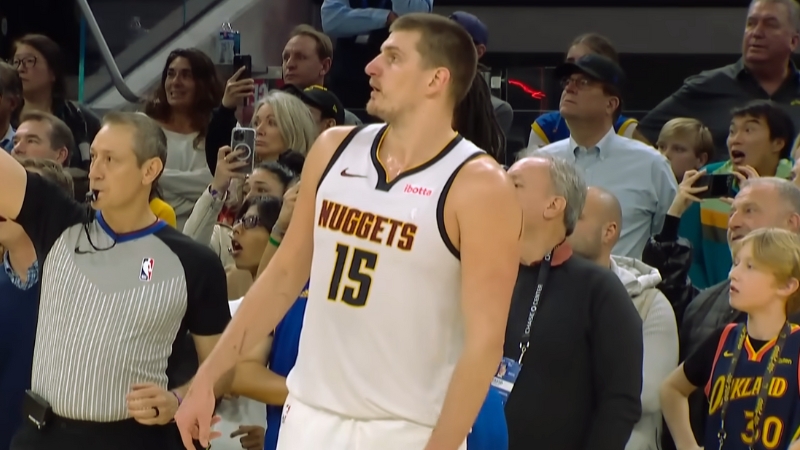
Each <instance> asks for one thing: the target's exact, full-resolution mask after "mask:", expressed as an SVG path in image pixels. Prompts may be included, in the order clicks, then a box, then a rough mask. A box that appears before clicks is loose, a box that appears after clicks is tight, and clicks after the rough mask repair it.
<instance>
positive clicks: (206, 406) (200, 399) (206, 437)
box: [175, 378, 222, 450]
mask: <svg viewBox="0 0 800 450" xmlns="http://www.w3.org/2000/svg"><path fill="white" fill-rule="evenodd" d="M213 413H214V388H213V383H210V382H207V381H203V380H202V379H201V378H195V379H194V381H193V382H192V386H191V387H190V388H189V392H188V393H187V394H186V398H184V399H183V403H181V406H180V407H179V408H178V413H177V414H175V423H176V424H177V425H178V431H180V433H181V441H182V442H183V445H184V446H185V447H186V450H195V448H196V447H195V446H194V443H193V442H192V440H195V441H200V445H201V446H203V447H204V448H207V447H208V446H209V444H210V442H211V440H212V439H216V438H218V437H220V436H221V435H222V433H220V432H218V431H211V427H212V426H213V425H214V424H215V423H217V422H219V421H220V418H219V417H212V415H213Z"/></svg>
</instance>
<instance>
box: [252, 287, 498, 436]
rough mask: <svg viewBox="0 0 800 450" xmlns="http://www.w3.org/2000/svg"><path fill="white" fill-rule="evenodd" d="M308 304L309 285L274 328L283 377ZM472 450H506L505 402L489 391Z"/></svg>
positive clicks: (275, 412)
mask: <svg viewBox="0 0 800 450" xmlns="http://www.w3.org/2000/svg"><path fill="white" fill-rule="evenodd" d="M307 301H308V283H306V286H305V287H304V288H303V292H302V293H301V294H300V297H298V298H297V301H295V303H294V305H292V307H291V308H290V309H289V311H288V312H287V313H286V316H284V317H283V320H281V322H280V323H279V324H278V326H277V327H276V328H275V334H274V337H273V339H272V350H271V351H270V354H269V358H268V360H267V362H268V364H269V367H270V370H272V371H273V372H275V373H276V374H278V375H281V376H284V377H285V376H287V375H289V371H291V370H292V367H294V364H295V361H297V349H298V347H299V345H300V331H301V330H302V329H303V316H304V315H305V313H306V303H307ZM282 411H283V407H282V406H273V405H267V433H266V436H265V438H264V450H276V448H277V446H278V432H279V431H280V427H281V413H282ZM467 448H468V449H469V450H507V449H508V428H507V427H506V416H505V413H504V411H503V403H502V399H501V398H500V395H499V394H497V393H496V392H494V391H492V390H491V389H490V390H489V394H488V395H487V397H486V400H485V401H484V403H483V406H482V407H481V411H480V413H479V414H478V418H477V419H476V420H475V425H474V426H473V427H472V432H471V433H470V435H469V437H468V438H467Z"/></svg>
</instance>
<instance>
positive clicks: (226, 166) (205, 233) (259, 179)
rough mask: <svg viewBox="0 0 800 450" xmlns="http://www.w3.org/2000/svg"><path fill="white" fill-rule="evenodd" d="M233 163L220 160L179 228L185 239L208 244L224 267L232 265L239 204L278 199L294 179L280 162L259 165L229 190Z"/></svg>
mask: <svg viewBox="0 0 800 450" xmlns="http://www.w3.org/2000/svg"><path fill="white" fill-rule="evenodd" d="M223 154H224V151H222V150H221V151H220V156H221V157H222V155H223ZM236 164H238V163H235V162H234V163H230V162H227V161H225V160H224V157H223V159H222V160H221V161H220V162H219V164H218V165H217V173H216V174H214V179H213V181H212V182H211V185H210V186H209V188H208V190H207V192H205V193H203V195H202V196H201V197H200V200H199V201H198V202H197V205H195V207H194V210H193V211H192V214H191V216H189V220H187V221H186V225H185V226H184V228H183V232H184V234H186V235H187V236H189V237H191V238H193V239H194V240H195V241H197V242H200V243H202V244H207V245H209V246H210V247H211V248H212V249H213V250H214V252H215V253H216V254H218V255H219V257H220V260H221V261H222V265H223V266H225V267H226V268H230V267H231V266H233V265H234V261H233V256H232V255H231V237H232V233H233V230H232V224H233V220H234V219H235V218H236V217H237V216H238V214H239V212H240V209H241V205H242V204H243V202H245V201H246V200H248V199H250V198H252V197H256V196H264V195H270V196H274V197H278V198H282V197H283V195H284V194H285V193H286V190H287V189H288V188H289V183H290V182H291V181H292V179H294V178H295V177H296V176H297V174H296V172H295V171H294V170H292V169H290V168H289V167H286V166H285V165H283V164H281V163H278V162H267V163H260V164H258V165H256V167H255V169H254V170H253V173H251V174H250V175H249V176H247V177H246V179H244V183H243V184H242V186H241V188H239V189H230V190H229V189H228V187H229V184H230V180H231V179H232V178H234V177H238V176H239V174H238V173H236V172H235V166H236ZM301 169H302V166H301ZM240 179H241V178H240ZM215 195H216V197H215ZM283 225H287V224H283ZM281 229H282V230H285V229H286V228H281Z"/></svg>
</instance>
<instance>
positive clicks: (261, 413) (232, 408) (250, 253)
mask: <svg viewBox="0 0 800 450" xmlns="http://www.w3.org/2000/svg"><path fill="white" fill-rule="evenodd" d="M280 210H281V200H280V198H279V197H274V196H253V197H250V198H248V199H247V200H245V202H244V203H243V204H242V208H241V209H240V210H239V214H238V215H237V217H236V221H235V222H234V225H233V242H234V245H235V248H236V250H235V251H234V252H233V258H234V261H235V263H236V268H237V269H239V270H242V271H247V272H249V273H250V274H251V276H252V277H255V274H256V272H257V270H258V264H259V261H260V260H261V254H262V253H264V249H265V248H266V246H267V242H268V241H269V236H270V233H271V232H272V229H273V227H275V223H276V222H277V220H278V215H279V214H280ZM241 301H242V299H241V298H238V299H237V300H232V301H231V302H230V303H229V304H230V307H231V315H233V314H235V313H236V310H237V308H238V307H239V304H241ZM261 350H262V353H263V355H262V358H261V361H265V360H266V355H267V353H268V352H269V349H268V348H262V349H261ZM261 364H262V365H263V364H265V362H262V363H261ZM264 370H265V371H266V370H267V369H266V368H265V369H264ZM237 378H238V382H237V380H234V382H233V385H232V386H233V388H235V387H236V386H237V384H241V383H242V380H241V376H240V375H239V374H237ZM232 392H235V390H234V389H232ZM216 413H217V414H218V415H219V416H220V417H221V418H222V421H221V422H220V423H219V424H218V425H216V427H215V431H218V432H220V433H222V437H220V438H219V439H215V440H214V449H216V450H239V449H242V448H244V449H247V450H250V449H259V450H260V449H261V448H262V447H263V445H264V423H265V422H266V413H265V405H264V404H263V403H260V402H258V401H255V400H252V399H248V398H245V397H233V396H228V397H227V398H226V399H225V400H223V401H222V402H221V403H220V405H219V407H218V408H217V412H216Z"/></svg>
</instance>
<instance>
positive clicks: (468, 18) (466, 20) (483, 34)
mask: <svg viewBox="0 0 800 450" xmlns="http://www.w3.org/2000/svg"><path fill="white" fill-rule="evenodd" d="M450 19H451V20H453V21H455V22H456V23H458V24H459V25H461V26H462V27H464V29H465V30H467V33H469V35H470V36H472V42H474V43H475V50H476V51H477V52H478V60H480V59H481V58H483V55H485V54H486V46H487V45H489V28H487V27H486V25H485V24H484V23H483V22H481V20H480V19H478V18H477V17H476V16H474V15H473V14H470V13H468V12H464V11H456V12H454V13H453V14H451V15H450ZM478 69H479V70H481V71H483V70H485V69H486V68H485V67H484V66H482V65H481V64H480V63H478ZM492 107H494V116H495V118H496V119H497V123H498V124H500V128H502V129H503V133H504V134H505V135H506V137H508V133H509V132H511V124H512V122H514V110H513V109H512V108H511V105H509V104H508V102H506V101H503V100H501V99H499V98H497V97H495V96H494V95H493V96H492Z"/></svg>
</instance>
